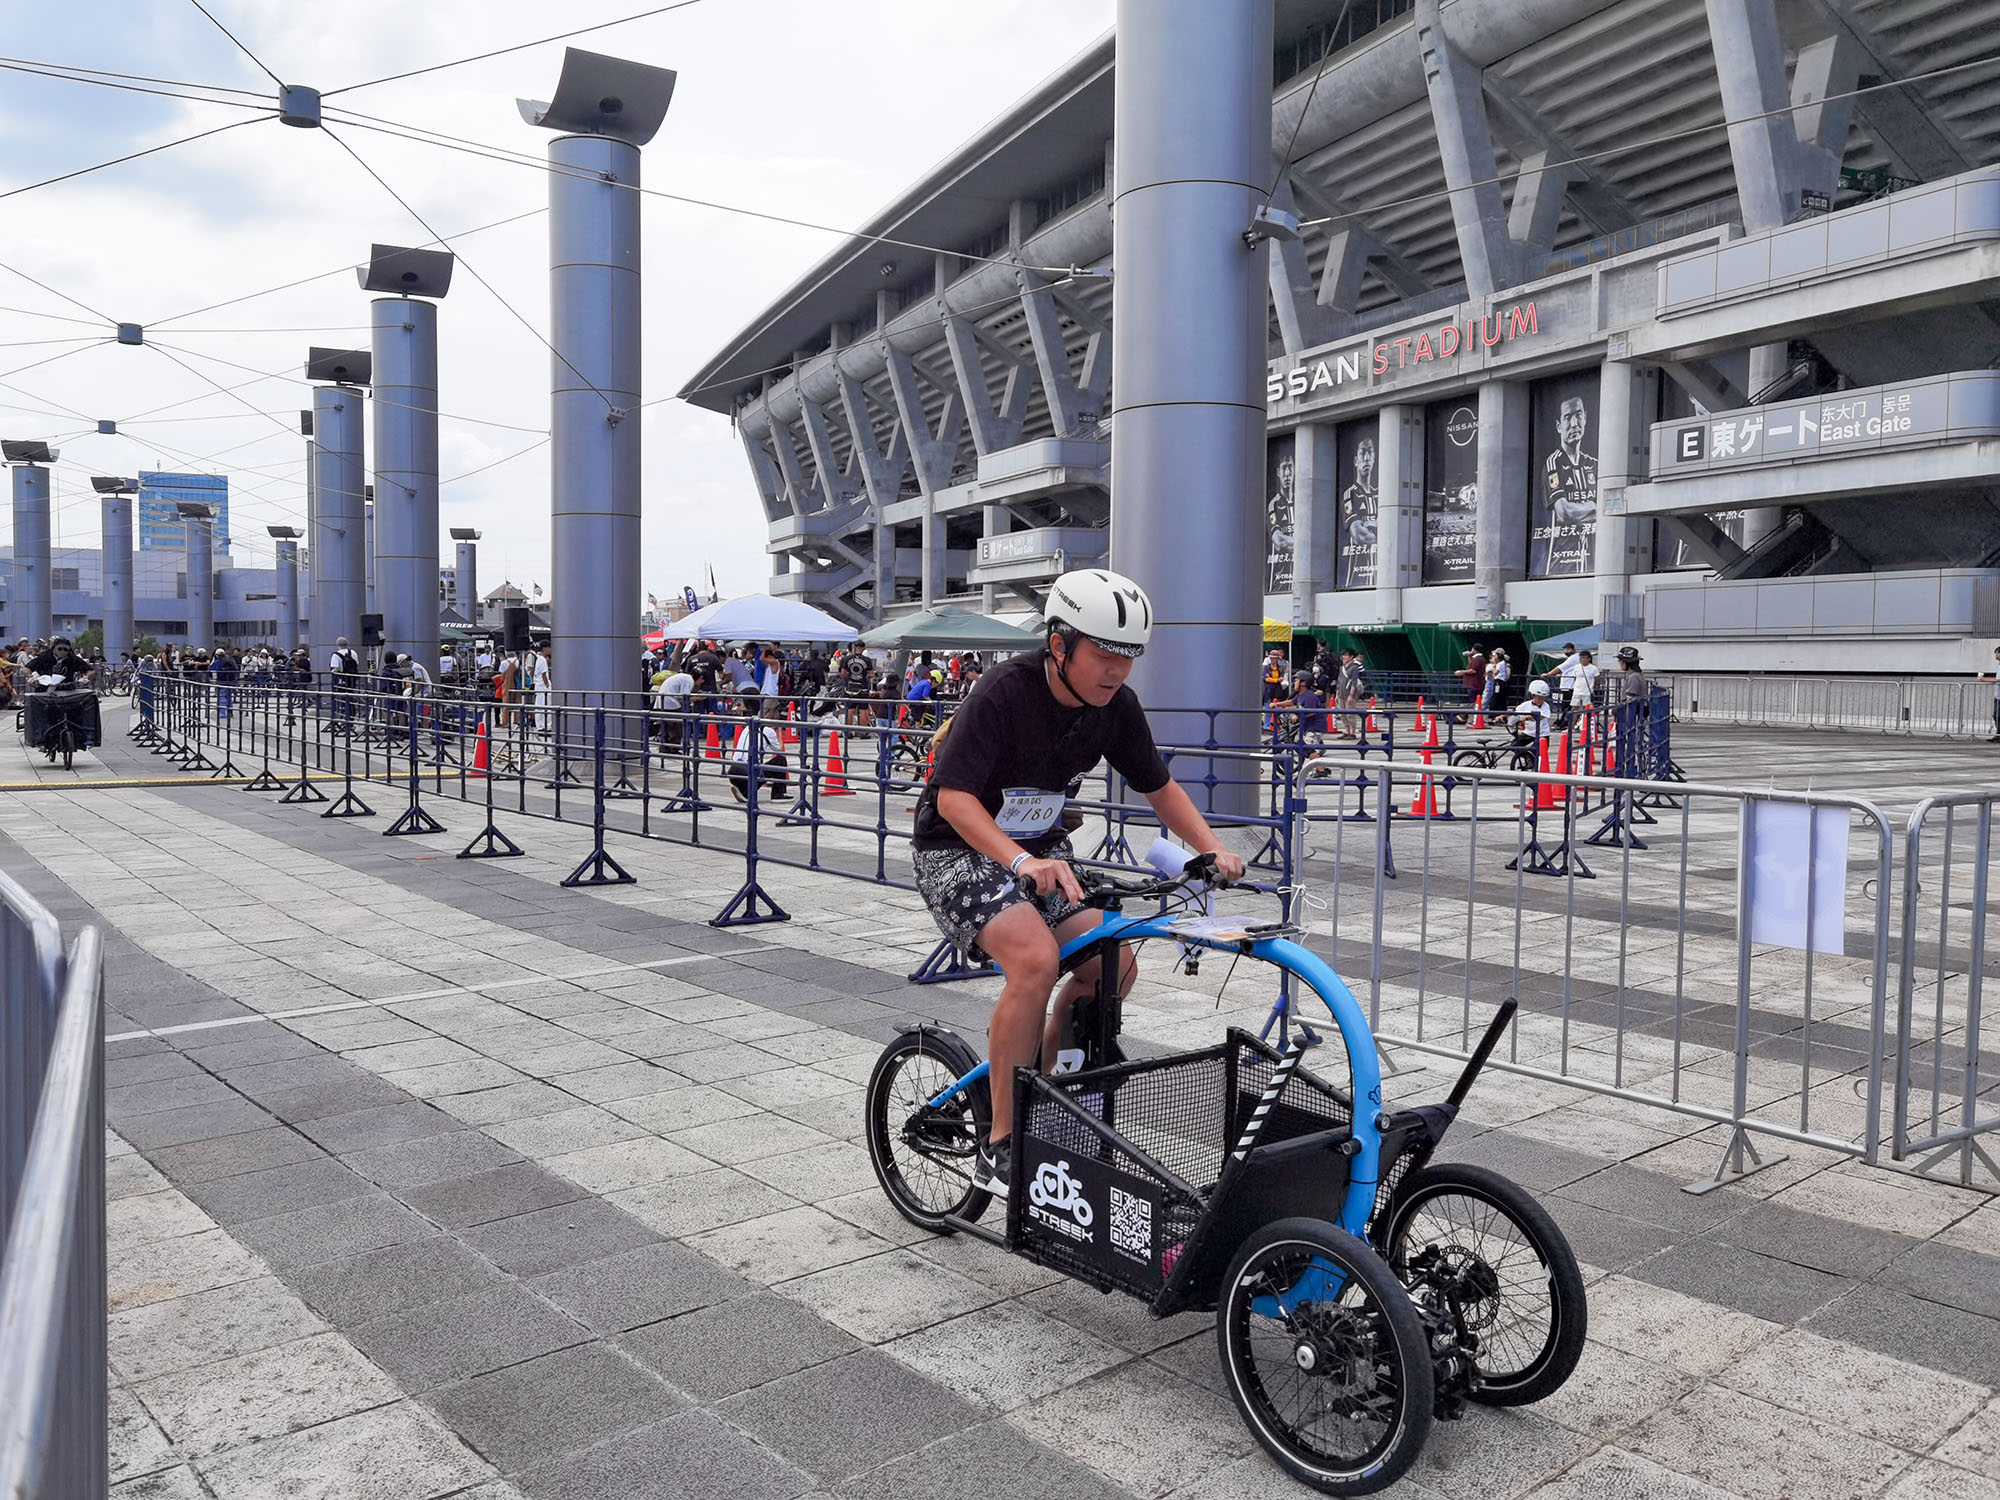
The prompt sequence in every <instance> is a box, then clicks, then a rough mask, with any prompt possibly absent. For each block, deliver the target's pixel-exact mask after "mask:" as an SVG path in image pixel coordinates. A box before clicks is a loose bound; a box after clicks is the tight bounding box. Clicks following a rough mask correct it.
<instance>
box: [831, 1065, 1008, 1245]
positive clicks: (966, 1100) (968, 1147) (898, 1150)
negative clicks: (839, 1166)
mask: <svg viewBox="0 0 2000 1500" xmlns="http://www.w3.org/2000/svg"><path fill="white" fill-rule="evenodd" d="M977 1066H979V1055H978V1054H977V1053H975V1052H974V1051H973V1050H972V1048H971V1047H970V1046H968V1045H967V1044H966V1043H965V1042H964V1041H963V1040H962V1039H961V1038H959V1037H956V1036H954V1035H952V1034H951V1033H950V1032H949V1031H936V1030H930V1029H923V1030H917V1031H906V1032H904V1033H903V1034H902V1035H901V1036H899V1037H897V1038H896V1040H895V1041H893V1042H891V1043H890V1044H889V1045H888V1046H887V1047H886V1048H884V1049H883V1051H882V1056H881V1057H880V1059H878V1060H877V1062H876V1064H875V1071H874V1072H873V1073H871V1074H870V1075H869V1077H868V1090H867V1093H866V1094H865V1095H864V1096H863V1108H864V1110H865V1111H866V1117H865V1124H866V1133H867V1137H868V1160H869V1163H870V1164H871V1165H872V1166H873V1167H874V1168H875V1178H876V1181H878V1182H880V1183H881V1184H882V1191H883V1192H885V1193H887V1194H888V1195H889V1201H890V1202H891V1203H893V1204H895V1206H896V1212H897V1213H899V1214H901V1215H902V1216H903V1217H904V1218H906V1219H908V1220H909V1221H910V1222H911V1223H912V1224H915V1225H917V1226H918V1227H919V1228H921V1229H928V1230H931V1231H932V1232H933V1233H937V1234H949V1233H951V1226H950V1225H949V1224H947V1223H945V1222H944V1221H945V1218H946V1216H947V1215H949V1216H951V1217H954V1218H961V1219H976V1218H978V1217H979V1216H980V1215H981V1214H983V1213H984V1212H986V1205H987V1203H988V1202H989V1201H991V1200H990V1196H989V1195H988V1194H986V1193H983V1192H980V1191H978V1190H976V1189H975V1188H974V1187H973V1186H972V1169H973V1165H974V1157H975V1155H976V1154H977V1152H978V1150H979V1143H980V1142H981V1141H983V1140H984V1139H985V1138H986V1135H987V1132H988V1130H989V1129H990V1128H991V1125H992V1120H993V1111H992V1107H991V1097H992V1096H991V1095H990V1094H989V1093H988V1091H987V1087H986V1084H985V1082H984V1081H983V1080H982V1081H981V1082H979V1083H977V1084H974V1085H973V1086H972V1087H971V1088H970V1089H967V1090H966V1091H965V1092H964V1093H963V1094H961V1095H959V1096H957V1097H956V1098H954V1099H952V1100H951V1101H949V1102H948V1103H946V1104H942V1105H938V1106H935V1107H934V1106H932V1105H931V1103H930V1101H931V1100H932V1099H934V1098H936V1097H937V1096H938V1095H939V1094H940V1093H942V1092H943V1091H944V1090H945V1089H946V1088H948V1087H949V1086H950V1085H951V1084H952V1083H953V1082H954V1081H955V1080H957V1079H959V1078H963V1077H964V1076H965V1075H966V1074H967V1073H969V1072H971V1071H972V1070H973V1069H974V1068H976V1067H977Z"/></svg>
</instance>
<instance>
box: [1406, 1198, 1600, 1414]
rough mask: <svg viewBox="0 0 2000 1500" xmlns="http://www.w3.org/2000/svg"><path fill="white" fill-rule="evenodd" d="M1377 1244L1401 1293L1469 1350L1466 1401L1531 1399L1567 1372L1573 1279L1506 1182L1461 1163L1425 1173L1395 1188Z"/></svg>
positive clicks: (1542, 1218) (1577, 1289)
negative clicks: (1436, 1315) (1431, 1306)
mask: <svg viewBox="0 0 2000 1500" xmlns="http://www.w3.org/2000/svg"><path fill="white" fill-rule="evenodd" d="M1382 1242H1383V1244H1384V1246H1385V1247H1386V1249H1387V1254H1388V1259H1389V1264H1390V1266H1391V1267H1392V1268H1393V1269H1394V1270H1395V1272H1396V1275H1397V1276H1398V1278H1400V1279H1401V1281H1402V1282H1403V1284H1404V1285H1405V1286H1407V1287H1408V1288H1409V1289H1410V1295H1411V1296H1412V1297H1415V1298H1419V1299H1426V1300H1427V1301H1429V1302H1432V1303H1435V1304H1436V1305H1438V1306H1439V1307H1440V1308H1441V1309H1442V1310H1443V1311H1444V1312H1445V1313H1446V1315H1447V1316H1450V1317H1452V1318H1453V1319H1455V1320H1456V1321H1457V1323H1458V1324H1459V1327H1460V1329H1461V1331H1462V1332H1463V1333H1465V1334H1467V1335H1469V1336H1470V1338H1471V1339H1472V1340H1473V1342H1474V1343H1475V1345H1476V1347H1477V1349H1478V1353H1477V1354H1476V1356H1475V1357H1474V1358H1473V1362H1472V1363H1473V1368H1474V1370H1475V1371H1476V1372H1477V1378H1476V1379H1475V1380H1474V1381H1473V1383H1472V1389H1471V1390H1470V1391H1468V1392H1467V1394H1468V1395H1469V1396H1470V1397H1471V1398H1472V1399H1473V1400H1474V1401H1478V1402H1481V1403H1483V1404H1485V1405H1487V1406H1521V1405H1525V1404H1526V1403H1528V1402H1530V1401H1539V1400H1540V1399H1541V1398H1542V1397H1544V1396H1546V1395H1548V1394H1550V1393H1551V1392H1552V1391H1554V1390H1556V1389H1557V1388H1558V1387H1559V1386H1561V1385H1562V1383H1563V1382H1564V1381H1565V1380H1567V1379H1569V1377H1570V1373H1571V1372H1572V1371H1573V1370H1575V1369H1576V1363H1577V1361H1578V1360H1579V1359H1580V1358H1582V1356H1583V1340H1584V1331H1585V1328H1586V1325H1587V1319H1588V1314H1587V1306H1586V1302H1585V1296H1584V1288H1583V1275H1582V1273H1581V1272H1580V1271H1578V1269H1577V1264H1576V1256H1575V1255H1574V1254H1573V1253H1571V1251H1570V1247H1569V1241H1568V1240H1566V1239H1564V1238H1563V1233H1562V1231H1561V1230H1560V1229H1558V1228H1557V1227H1556V1223H1555V1221H1554V1220H1553V1219H1551V1218H1550V1217H1549V1216H1548V1213H1547V1211H1546V1210H1545V1209H1543V1207H1542V1206H1541V1204H1539V1203H1537V1202H1536V1201H1535V1200H1534V1199H1533V1198H1531V1197H1529V1196H1528V1194H1527V1193H1525V1192H1524V1191H1522V1189H1521V1188H1520V1187H1519V1186H1517V1185H1516V1184H1514V1183H1512V1182H1510V1181H1508V1180H1507V1179H1506V1178H1505V1177H1502V1176H1501V1175H1500V1174H1499V1173H1497V1172H1490V1171H1488V1170H1486V1169H1485V1168H1484V1167H1476V1166H1472V1165H1469V1164H1466V1163H1460V1162H1438V1163H1434V1164H1432V1165H1430V1166H1427V1167H1425V1168H1424V1169H1423V1170H1422V1171H1420V1172H1416V1173H1414V1174H1412V1175H1411V1177H1410V1178H1409V1179H1408V1180H1407V1181H1406V1182H1404V1183H1403V1185H1402V1186H1401V1188H1399V1189H1398V1191H1397V1194H1396V1200H1395V1202H1394V1203H1393V1204H1392V1205H1391V1206H1390V1209H1389V1223H1388V1226H1387V1228H1386V1229H1385V1230H1384V1231H1383V1233H1382Z"/></svg>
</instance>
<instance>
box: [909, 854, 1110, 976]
mask: <svg viewBox="0 0 2000 1500" xmlns="http://www.w3.org/2000/svg"><path fill="white" fill-rule="evenodd" d="M1042 857H1043V858H1044V859H1064V860H1068V859H1074V858H1076V851H1075V850H1073V849H1071V848H1070V846H1069V840H1068V839H1064V840H1062V841H1061V842H1060V843H1058V844H1056V845H1055V846H1054V847H1053V848H1051V849H1050V850H1049V851H1048V852H1047V853H1046V854H1045V855H1043V856H1042ZM912 858H913V862H914V863H915V865H916V870H917V889H918V890H919V891H921V892H922V893H923V898H924V901H925V903H926V904H927V905H928V906H929V907H930V909H931V919H932V920H933V921H935V922H936V923H937V924H938V931H940V932H942V933H943V934H944V935H945V936H946V937H947V938H949V939H950V940H951V945H952V946H953V947H954V948H956V949H958V951H959V952H960V953H962V954H964V955H965V956H966V958H967V959H969V960H974V961H977V960H979V959H983V958H985V957H986V956H987V955H986V954H985V952H984V951H983V950H982V949H981V948H980V946H979V934H980V933H981V932H983V931H985V929H986V924H987V923H988V922H990V921H992V920H993V919H994V918H995V917H997V916H999V915H1000V913H1001V912H1003V911H1005V910H1006V909H1007V908H1008V907H1010V906H1013V905H1015V904H1017V903H1019V902H1023V901H1027V900H1029V899H1031V898H1030V897H1027V896H1024V895H1022V894H1021V891H1020V889H1019V887H1017V886H1016V885H1015V883H1014V877H1013V876H1012V875H1011V874H1009V873H1008V871H1007V867H1006V866H1005V865H1003V864H1001V863H1000V862H999V861H998V860H995V859H988V858H987V857H986V856H985V855H984V854H981V853H979V852H978V851H977V850H976V849H917V850H913V851H912ZM1035 905H1036V907H1037V909H1038V910H1039V911H1040V912H1041V915H1042V921H1043V922H1044V923H1046V924H1047V926H1048V929H1049V931H1051V932H1054V931H1055V930H1056V928H1057V927H1058V926H1060V925H1061V924H1062V923H1063V922H1065V921H1067V920H1068V919H1069V918H1071V917H1072V916H1074V915H1076V913H1078V912H1080V911H1082V910H1083V908H1082V907H1081V906H1078V905H1077V904H1076V903H1075V902H1074V901H1072V900H1070V899H1069V897H1067V896H1065V895H1063V894H1062V893H1061V892H1060V891H1058V892H1057V893H1056V894H1055V895H1053V896H1046V897H1044V898H1043V899H1041V900H1040V901H1037V902H1036V903H1035Z"/></svg>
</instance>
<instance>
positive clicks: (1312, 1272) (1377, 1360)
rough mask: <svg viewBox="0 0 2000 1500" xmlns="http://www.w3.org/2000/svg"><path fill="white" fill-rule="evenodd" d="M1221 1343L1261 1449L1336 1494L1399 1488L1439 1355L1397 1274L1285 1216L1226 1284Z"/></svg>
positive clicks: (1423, 1424) (1320, 1226) (1333, 1231)
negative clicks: (1435, 1355) (1429, 1344)
mask: <svg viewBox="0 0 2000 1500" xmlns="http://www.w3.org/2000/svg"><path fill="white" fill-rule="evenodd" d="M1215 1333H1216V1342H1217V1344H1218V1346H1219V1348H1220V1351H1221V1355H1222V1371H1223V1375H1224V1378H1225V1379H1227V1380H1228V1382H1229V1393H1230V1395H1231V1396H1233V1397H1234V1398H1235V1401H1236V1407H1237V1410H1238V1411H1239V1412H1241V1413H1242V1416H1243V1420H1244V1422H1245V1424H1246V1425H1248V1427H1249V1428H1250V1431H1251V1432H1252V1433H1253V1434H1255V1436H1256V1438H1257V1441H1258V1442H1260V1443H1262V1444H1263V1445H1264V1448H1265V1451H1267V1452H1268V1453H1269V1454H1270V1455H1271V1456H1272V1457H1273V1458H1274V1459H1276V1460H1277V1461H1278V1463H1279V1465H1280V1466H1282V1467H1283V1468H1284V1469H1285V1470H1286V1471H1287V1472H1288V1473H1290V1474H1291V1475H1292V1476H1293V1477H1294V1478H1296V1479H1299V1480H1302V1481H1304V1482H1305V1483H1306V1484H1309V1485H1311V1486H1312V1487H1313V1488H1314V1489H1317V1490H1321V1491H1324V1492H1325V1493H1327V1494H1330V1495H1366V1494H1371V1493H1373V1492H1374V1491H1376V1490H1379V1489H1383V1488H1385V1487H1386V1486H1388V1485H1391V1484H1394V1483H1395V1482H1396V1480H1397V1479H1399V1478H1401V1477H1402V1475H1403V1472H1404V1471H1405V1470H1406V1469H1408V1468H1409V1467H1410V1465H1411V1464H1412V1463H1413V1462H1415V1461H1416V1457H1417V1453H1418V1451H1419V1450H1420V1449H1421V1448H1422V1447H1423V1442H1424V1437H1425V1435H1426V1434H1427V1433H1429V1431H1430V1423H1431V1404H1432V1400H1433V1385H1432V1372H1431V1357H1430V1350H1429V1348H1428V1347H1427V1345H1426V1343H1425V1339H1424V1331H1423V1326H1422V1324H1421V1323H1420V1322H1419V1321H1418V1319H1417V1313H1416V1309H1415V1308H1413V1307H1412V1306H1411V1305H1410V1299H1409V1298H1408V1297H1407V1296H1406V1295H1404V1292H1403V1288H1402V1286H1401V1285H1400V1284H1399V1283H1398V1282H1397V1280H1396V1278H1395V1276H1394V1275H1393V1274H1392V1273H1391V1272H1390V1270H1389V1267H1388V1266H1387V1265H1386V1264H1385V1263H1384V1262H1383V1260H1382V1258H1381V1257H1380V1256H1378V1255H1377V1254H1376V1253H1375V1252H1374V1250H1373V1249H1371V1248H1370V1247H1369V1246H1367V1245H1365V1244H1363V1243H1362V1242H1361V1241H1360V1240H1358V1239H1356V1238H1354V1236H1353V1235H1351V1234H1348V1233H1346V1232H1345V1231H1344V1230H1341V1229H1338V1228H1336V1227H1335V1226H1333V1225H1332V1224H1328V1223H1324V1222H1322V1221H1321V1220H1318V1219H1280V1220H1279V1221H1278V1222H1276V1223H1275V1224H1270V1225H1267V1226H1265V1227H1264V1228H1263V1229H1260V1230H1258V1231H1257V1232H1256V1233H1255V1234H1253V1235H1251V1237H1250V1238H1249V1239H1248V1240H1247V1241H1246V1242H1245V1243H1244V1245H1243V1248H1242V1249H1241V1250H1239V1251H1238V1252H1237V1254H1236V1259H1235V1261H1234V1262H1233V1263H1232V1264H1231V1265H1230V1268H1229V1271H1228V1273H1227V1274H1226V1275H1225V1276H1224V1277H1223V1278H1222V1293H1221V1297H1220V1298H1219V1300H1218V1302H1217V1304H1216V1314H1215Z"/></svg>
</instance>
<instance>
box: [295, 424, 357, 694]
mask: <svg viewBox="0 0 2000 1500" xmlns="http://www.w3.org/2000/svg"><path fill="white" fill-rule="evenodd" d="M362 403H363V394H362V392H361V390H360V388H359V387H357V386H351V385H322V386H316V387H314V388H313V437H314V446H313V489H312V496H313V516H312V535H311V536H310V537H309V538H308V539H307V540H308V542H309V543H310V545H311V548H312V604H311V612H312V620H311V625H312V655H313V670H314V671H315V672H324V671H325V670H326V663H327V659H328V658H329V657H330V656H331V655H332V653H333V643H334V641H335V640H337V639H338V638H339V637H341V636H346V637H347V639H348V641H349V643H350V644H351V645H352V646H353V647H354V649H355V650H356V652H359V651H360V649H361V616H362V613H363V611H364V609H365V608H366V603H365V600H366V595H365V593H364V590H365V588H366V587H367V584H366V577H367V573H366V567H365V554H364V549H365V547H366V545H367V537H366V533H365V529H364V528H365V527H366V526H367V517H366V515H365V513H364V512H363V510H362V506H363V505H364V504H365V501H364V500H363V498H362V497H363V492H364V485H363V482H362V473H363V468H362V457H361V452H362V450H361V408H362Z"/></svg>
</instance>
